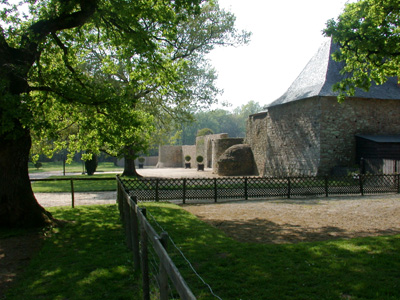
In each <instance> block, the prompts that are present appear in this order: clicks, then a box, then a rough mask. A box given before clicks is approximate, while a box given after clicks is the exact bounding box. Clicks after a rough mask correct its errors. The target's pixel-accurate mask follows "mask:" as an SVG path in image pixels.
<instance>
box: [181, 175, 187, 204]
mask: <svg viewBox="0 0 400 300" xmlns="http://www.w3.org/2000/svg"><path fill="white" fill-rule="evenodd" d="M182 202H183V204H185V203H186V178H184V179H183V195H182Z"/></svg>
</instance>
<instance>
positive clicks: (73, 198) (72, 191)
mask: <svg viewBox="0 0 400 300" xmlns="http://www.w3.org/2000/svg"><path fill="white" fill-rule="evenodd" d="M71 202H72V203H71V205H72V208H75V194H74V180H73V179H71Z"/></svg>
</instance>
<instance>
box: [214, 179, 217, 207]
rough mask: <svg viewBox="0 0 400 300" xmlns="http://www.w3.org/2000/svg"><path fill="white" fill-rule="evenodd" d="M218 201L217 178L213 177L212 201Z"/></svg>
mask: <svg viewBox="0 0 400 300" xmlns="http://www.w3.org/2000/svg"><path fill="white" fill-rule="evenodd" d="M217 201H218V185H217V178H214V202H215V203H217Z"/></svg>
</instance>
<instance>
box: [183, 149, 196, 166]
mask: <svg viewBox="0 0 400 300" xmlns="http://www.w3.org/2000/svg"><path fill="white" fill-rule="evenodd" d="M186 155H189V156H190V157H191V158H192V159H191V160H190V161H189V162H190V163H191V165H192V168H193V167H194V166H196V146H195V145H185V146H182V157H183V158H182V167H184V166H185V156H186Z"/></svg>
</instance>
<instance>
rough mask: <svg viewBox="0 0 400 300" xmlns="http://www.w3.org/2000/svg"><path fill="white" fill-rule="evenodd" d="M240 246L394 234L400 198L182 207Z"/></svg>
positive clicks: (399, 222)
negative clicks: (241, 244)
mask: <svg viewBox="0 0 400 300" xmlns="http://www.w3.org/2000/svg"><path fill="white" fill-rule="evenodd" d="M182 207H183V208H184V209H186V210H187V211H189V212H190V213H192V214H194V215H196V216H197V217H199V218H200V219H202V220H204V221H205V222H208V223H210V224H211V225H213V226H215V227H217V228H219V229H221V230H222V231H224V232H225V233H226V234H227V235H228V236H230V237H232V238H234V239H236V240H238V241H241V242H256V243H273V244H276V243H297V242H303V241H322V240H329V239H339V238H353V237H366V236H377V235H393V234H400V195H398V194H396V195H379V196H348V197H330V198H313V199H290V200H264V201H263V200H258V201H238V202H230V203H218V204H204V205H202V204H193V205H183V206H182Z"/></svg>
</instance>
